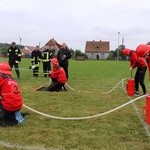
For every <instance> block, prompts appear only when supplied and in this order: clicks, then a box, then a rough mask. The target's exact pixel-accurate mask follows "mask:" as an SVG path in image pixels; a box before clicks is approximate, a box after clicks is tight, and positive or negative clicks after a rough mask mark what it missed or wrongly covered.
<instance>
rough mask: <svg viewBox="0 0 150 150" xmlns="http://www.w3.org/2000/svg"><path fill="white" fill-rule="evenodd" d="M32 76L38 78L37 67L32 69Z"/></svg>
mask: <svg viewBox="0 0 150 150" xmlns="http://www.w3.org/2000/svg"><path fill="white" fill-rule="evenodd" d="M33 76H34V77H38V76H39V67H35V68H34V69H33Z"/></svg>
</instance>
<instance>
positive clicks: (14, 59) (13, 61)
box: [7, 42, 21, 78]
mask: <svg viewBox="0 0 150 150" xmlns="http://www.w3.org/2000/svg"><path fill="white" fill-rule="evenodd" d="M7 56H8V58H9V61H8V62H9V65H10V67H11V68H13V66H14V67H15V71H16V74H17V77H18V78H20V71H19V62H21V51H20V49H19V48H18V47H17V46H16V43H15V42H12V44H11V46H10V47H9V48H8V50H7Z"/></svg>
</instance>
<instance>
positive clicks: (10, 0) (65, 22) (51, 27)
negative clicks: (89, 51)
mask: <svg viewBox="0 0 150 150" xmlns="http://www.w3.org/2000/svg"><path fill="white" fill-rule="evenodd" d="M149 14H150V1H149V0H0V18H1V22H0V42H1V43H4V42H6V43H11V42H12V41H15V42H16V43H18V44H19V43H20V41H19V39H20V38H21V39H22V41H21V44H22V45H30V46H36V45H38V44H39V42H40V46H43V45H45V44H46V42H47V41H48V40H49V39H51V38H54V39H56V40H57V41H58V42H59V43H62V42H66V43H67V45H68V47H70V48H73V49H80V50H82V51H83V52H84V50H85V43H86V41H89V40H95V41H97V40H98V41H99V40H102V41H110V50H114V49H116V47H117V46H118V43H119V44H121V43H122V38H123V37H124V44H125V45H126V47H127V48H131V49H135V48H136V47H137V46H138V45H139V44H141V43H144V44H145V43H147V42H149V41H150V20H149V17H148V16H149ZM118 32H119V33H120V34H118Z"/></svg>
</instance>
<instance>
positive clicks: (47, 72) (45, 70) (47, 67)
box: [43, 61, 51, 77]
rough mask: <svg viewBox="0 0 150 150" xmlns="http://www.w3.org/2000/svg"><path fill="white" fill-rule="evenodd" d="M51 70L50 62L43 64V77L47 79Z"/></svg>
mask: <svg viewBox="0 0 150 150" xmlns="http://www.w3.org/2000/svg"><path fill="white" fill-rule="evenodd" d="M50 70H51V65H50V62H49V61H48V62H43V73H44V77H47V75H48V74H49V71H50Z"/></svg>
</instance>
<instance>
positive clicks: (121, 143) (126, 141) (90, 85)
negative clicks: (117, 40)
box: [0, 59, 150, 150]
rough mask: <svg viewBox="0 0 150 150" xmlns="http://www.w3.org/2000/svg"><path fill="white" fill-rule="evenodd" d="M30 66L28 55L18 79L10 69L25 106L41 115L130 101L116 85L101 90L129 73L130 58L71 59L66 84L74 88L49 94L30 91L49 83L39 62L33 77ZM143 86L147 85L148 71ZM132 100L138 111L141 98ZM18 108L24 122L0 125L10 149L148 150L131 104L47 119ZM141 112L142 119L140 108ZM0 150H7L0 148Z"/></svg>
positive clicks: (149, 146)
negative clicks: (18, 85)
mask: <svg viewBox="0 0 150 150" xmlns="http://www.w3.org/2000/svg"><path fill="white" fill-rule="evenodd" d="M2 60H3V59H1V61H2ZM29 66H30V59H23V60H22V63H21V64H20V72H21V79H20V80H17V79H16V74H15V72H14V71H13V77H14V78H15V79H16V80H17V81H18V83H19V84H20V87H21V90H22V96H23V100H24V104H26V105H27V106H30V107H31V108H34V109H36V110H38V111H41V112H43V113H46V114H49V115H53V116H61V117H83V116H90V115H95V114H99V113H102V112H105V111H108V110H110V109H112V108H115V107H117V106H119V105H121V104H124V103H126V102H128V101H129V99H128V98H127V95H126V94H125V93H124V91H123V90H122V88H121V85H120V86H118V87H117V88H116V89H115V90H114V91H113V92H111V93H109V94H105V95H104V94H102V93H103V92H106V91H109V90H111V89H112V88H113V87H114V86H115V85H116V84H117V83H118V82H119V81H121V80H122V78H128V77H130V71H129V62H123V61H119V62H117V61H73V60H71V61H70V64H69V81H68V85H69V86H71V87H72V88H73V89H76V90H78V91H73V90H71V89H68V91H67V92H53V93H51V92H36V91H35V89H36V88H37V87H39V86H40V85H44V86H48V85H49V80H50V79H49V78H44V77H43V74H42V64H41V67H40V77H39V78H33V77H32V71H31V70H29V69H28V68H29ZM133 74H134V73H133ZM125 84H126V81H125ZM146 86H147V89H149V82H148V75H146ZM140 90H141V89H140ZM135 104H136V105H137V106H138V108H139V109H140V110H141V108H142V107H143V106H145V99H142V100H139V101H138V102H135ZM22 112H23V113H27V115H26V117H25V123H24V124H23V125H21V126H14V127H1V128H0V132H1V136H0V141H2V142H5V143H10V145H11V144H12V145H16V147H17V146H18V148H12V149H19V146H23V147H24V148H27V147H28V148H29V147H39V149H42V148H47V149H64V150H70V149H73V150H78V149H79V150H148V149H150V139H149V137H148V136H147V135H146V133H145V129H144V127H143V125H142V123H141V121H140V120H139V118H138V116H137V114H136V112H135V110H134V108H133V106H132V105H128V106H126V107H124V108H122V109H120V110H118V111H115V112H113V113H111V114H108V115H106V116H102V117H98V118H94V119H89V120H78V121H77V120H75V121H65V120H55V119H50V118H47V117H44V116H41V115H38V114H35V113H34V112H31V111H29V110H28V109H26V108H23V109H22ZM140 113H141V116H142V117H143V119H144V117H145V116H144V114H143V113H142V111H141V112H140ZM1 149H8V148H6V147H3V146H1ZM30 149H32V148H30Z"/></svg>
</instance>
